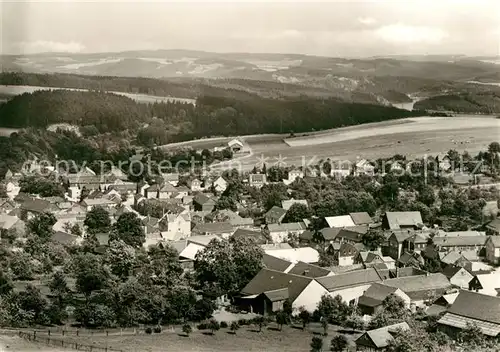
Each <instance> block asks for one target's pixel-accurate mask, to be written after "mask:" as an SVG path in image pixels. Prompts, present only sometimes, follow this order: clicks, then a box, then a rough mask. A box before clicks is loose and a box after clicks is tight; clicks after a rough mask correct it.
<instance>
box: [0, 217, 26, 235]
mask: <svg viewBox="0 0 500 352" xmlns="http://www.w3.org/2000/svg"><path fill="white" fill-rule="evenodd" d="M7 231H16V233H17V234H18V235H20V236H22V235H24V233H25V231H26V228H25V223H24V221H22V220H21V219H19V218H18V217H17V216H12V215H7V214H0V237H2V236H3V235H4V233H5V232H7Z"/></svg>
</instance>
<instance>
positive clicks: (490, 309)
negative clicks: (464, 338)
mask: <svg viewBox="0 0 500 352" xmlns="http://www.w3.org/2000/svg"><path fill="white" fill-rule="evenodd" d="M437 323H438V329H439V330H441V331H443V332H445V333H447V334H449V335H451V336H453V337H456V336H457V335H458V333H460V331H462V329H465V328H466V327H467V323H469V324H475V325H477V326H478V327H479V328H480V329H481V332H482V333H483V334H484V335H486V336H492V337H496V336H499V335H500V297H491V296H487V295H483V294H480V293H475V292H470V291H460V293H459V294H458V296H457V298H456V299H455V301H454V302H453V304H452V305H451V307H450V308H449V309H448V311H447V312H446V313H445V315H444V316H443V317H442V318H441V319H439V320H438V322H437Z"/></svg>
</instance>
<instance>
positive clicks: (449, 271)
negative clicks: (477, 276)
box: [443, 265, 472, 279]
mask: <svg viewBox="0 0 500 352" xmlns="http://www.w3.org/2000/svg"><path fill="white" fill-rule="evenodd" d="M461 270H464V271H466V272H468V271H467V270H465V269H464V268H462V267H460V266H454V265H447V266H446V267H445V268H444V269H443V274H444V275H445V276H446V277H447V278H448V279H451V278H452V277H453V276H455V274H456V273H458V272H459V271H461ZM469 275H470V277H471V278H472V274H469Z"/></svg>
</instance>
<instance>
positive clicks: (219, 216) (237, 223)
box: [205, 209, 254, 229]
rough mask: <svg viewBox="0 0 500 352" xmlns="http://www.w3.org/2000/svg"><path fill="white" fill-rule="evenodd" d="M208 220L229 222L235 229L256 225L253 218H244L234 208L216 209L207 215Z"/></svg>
mask: <svg viewBox="0 0 500 352" xmlns="http://www.w3.org/2000/svg"><path fill="white" fill-rule="evenodd" d="M205 220H206V221H207V222H229V223H231V225H233V227H234V228H235V229H239V228H251V227H253V226H254V221H253V219H252V218H242V217H241V216H239V215H238V214H237V213H235V212H234V211H232V210H228V209H224V210H216V211H215V212H212V213H210V214H207V215H206V216H205Z"/></svg>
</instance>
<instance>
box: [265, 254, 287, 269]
mask: <svg viewBox="0 0 500 352" xmlns="http://www.w3.org/2000/svg"><path fill="white" fill-rule="evenodd" d="M262 262H263V263H264V266H265V267H266V268H268V269H270V270H276V271H281V272H285V271H287V269H288V268H290V267H291V266H292V265H293V263H292V262H290V261H288V260H285V259H281V258H277V257H274V256H272V255H269V254H267V253H264V254H263V255H262Z"/></svg>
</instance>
